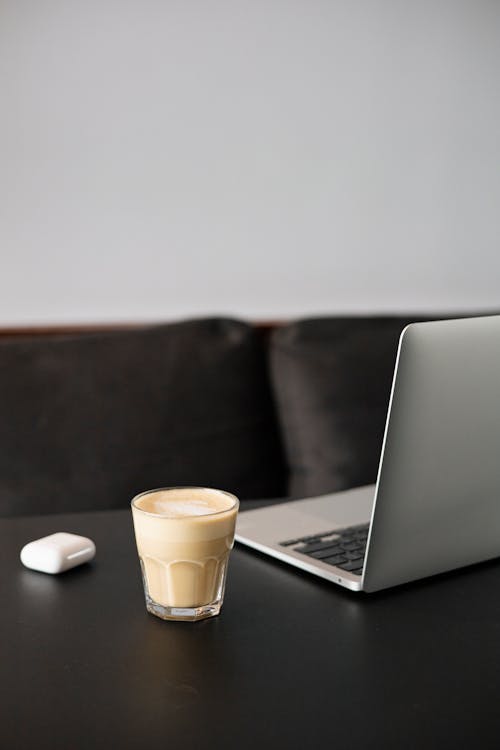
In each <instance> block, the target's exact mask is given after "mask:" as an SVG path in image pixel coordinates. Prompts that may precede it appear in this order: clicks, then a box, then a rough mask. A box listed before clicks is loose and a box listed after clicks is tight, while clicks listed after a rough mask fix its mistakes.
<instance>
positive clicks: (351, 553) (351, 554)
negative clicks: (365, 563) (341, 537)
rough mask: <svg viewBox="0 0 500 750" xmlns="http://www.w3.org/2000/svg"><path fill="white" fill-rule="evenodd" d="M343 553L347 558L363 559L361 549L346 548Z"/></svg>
mask: <svg viewBox="0 0 500 750" xmlns="http://www.w3.org/2000/svg"><path fill="white" fill-rule="evenodd" d="M344 554H345V556H346V557H347V559H348V560H362V559H363V551H362V550H346V551H345V553H344Z"/></svg>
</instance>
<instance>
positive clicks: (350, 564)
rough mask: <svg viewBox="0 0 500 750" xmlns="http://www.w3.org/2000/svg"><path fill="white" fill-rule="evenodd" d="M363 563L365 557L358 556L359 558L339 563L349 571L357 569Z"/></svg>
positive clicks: (340, 566) (339, 565)
mask: <svg viewBox="0 0 500 750" xmlns="http://www.w3.org/2000/svg"><path fill="white" fill-rule="evenodd" d="M362 564H363V558H362V557H358V559H357V560H348V561H347V562H345V563H337V565H338V567H339V568H342V570H347V571H355V570H357V569H358V568H359V567H360V566H361V565H362Z"/></svg>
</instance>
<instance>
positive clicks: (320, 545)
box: [296, 539, 337, 555]
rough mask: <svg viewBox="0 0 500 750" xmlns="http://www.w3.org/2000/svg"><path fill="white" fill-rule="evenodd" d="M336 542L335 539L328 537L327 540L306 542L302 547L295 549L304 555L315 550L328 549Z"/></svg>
mask: <svg viewBox="0 0 500 750" xmlns="http://www.w3.org/2000/svg"><path fill="white" fill-rule="evenodd" d="M335 544H337V539H330V540H329V541H328V542H315V543H312V544H306V545H305V547H303V548H302V549H298V550H296V551H297V552H302V553H303V554H304V555H310V554H311V553H312V552H317V551H319V550H322V549H328V548H329V547H333V546H334V545H335Z"/></svg>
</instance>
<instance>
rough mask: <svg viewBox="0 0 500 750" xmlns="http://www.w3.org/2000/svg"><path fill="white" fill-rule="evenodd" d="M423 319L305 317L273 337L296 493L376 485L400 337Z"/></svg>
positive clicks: (275, 383) (293, 493) (275, 377)
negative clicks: (408, 328)
mask: <svg viewBox="0 0 500 750" xmlns="http://www.w3.org/2000/svg"><path fill="white" fill-rule="evenodd" d="M425 319H429V318H423V317H421V316H415V315H414V316H378V317H368V316H357V317H328V318H317V319H307V320H299V321H296V322H294V323H290V324H288V325H285V326H282V327H280V328H277V329H276V330H275V331H274V332H273V334H272V338H271V344H270V353H271V372H272V382H273V390H274V394H275V399H276V403H277V407H278V415H279V421H280V424H281V430H282V434H283V440H284V444H285V449H286V456H287V462H288V468H289V495H291V496H293V497H311V496H314V495H320V494H323V493H327V492H335V491H340V490H344V489H348V488H350V487H356V486H360V485H363V484H369V483H372V482H375V480H376V475H377V468H378V462H379V457H380V450H381V447H382V439H383V433H384V426H385V419H386V415H387V407H388V403H389V397H390V391H391V384H392V376H393V371H394V364H395V361H396V353H397V347H398V340H399V336H400V334H401V332H402V330H403V328H404V327H405V326H406V325H407V324H408V323H411V322H415V321H417V320H425Z"/></svg>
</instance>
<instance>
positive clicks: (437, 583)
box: [0, 511, 500, 750]
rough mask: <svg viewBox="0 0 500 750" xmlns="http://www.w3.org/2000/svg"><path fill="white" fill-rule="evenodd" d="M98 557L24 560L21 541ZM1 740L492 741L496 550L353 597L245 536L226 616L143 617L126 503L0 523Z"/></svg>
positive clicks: (229, 743)
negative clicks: (63, 544)
mask: <svg viewBox="0 0 500 750" xmlns="http://www.w3.org/2000/svg"><path fill="white" fill-rule="evenodd" d="M54 531H70V532H75V533H80V534H84V535H87V536H90V537H92V538H93V539H94V540H95V542H96V545H97V557H96V560H95V561H94V563H92V564H90V565H86V566H82V567H81V568H77V569H75V570H73V571H70V572H68V573H65V574H63V575H61V576H59V577H51V576H48V575H44V574H42V573H35V572H32V571H28V570H26V569H24V568H23V567H22V566H21V564H20V562H19V559H18V554H19V550H20V548H21V547H22V546H23V544H25V543H26V542H27V541H30V540H32V539H34V538H37V537H40V536H44V535H46V534H49V533H52V532H54ZM0 544H1V552H2V555H1V559H2V565H1V567H0V580H1V592H2V611H1V648H2V654H1V667H0V670H1V671H0V680H1V682H0V684H1V690H2V699H1V721H0V747H1V748H2V750H11V749H15V750H17V748H21V749H22V748H36V750H40V749H45V748H52V749H53V750H59V748H61V749H64V750H79V749H80V748H85V749H89V750H90V749H91V748H101V747H103V748H104V747H106V748H110V749H111V748H112V749H113V750H114V749H115V748H144V749H145V750H148V749H149V748H169V749H171V750H177V748H193V750H203V748H207V749H208V748H210V750H216V748H220V747H222V748H226V747H227V748H229V747H232V748H245V749H246V748H257V747H264V748H268V747H277V748H284V747H289V748H332V749H333V750H336V748H342V749H343V750H347V748H349V749H351V748H353V749H355V750H357V749H358V748H362V749H364V748H384V749H387V748H398V749H399V748H419V749H420V748H425V749H426V750H428V749H429V748H440V749H441V750H448V748H463V747H474V748H480V749H483V748H490V747H491V748H497V747H498V746H499V744H500V563H499V562H495V563H489V564H484V565H481V566H476V567H475V568H469V569H467V570H463V571H461V572H459V573H454V574H450V575H447V576H441V577H439V578H435V579H432V580H427V581H425V582H421V583H418V584H413V585H409V586H406V587H402V588H399V589H394V590H392V591H390V592H386V593H382V594H377V595H365V594H361V595H360V594H350V593H349V592H347V591H344V590H342V589H340V588H337V587H334V586H332V585H329V584H327V583H326V582H322V581H320V580H319V579H315V578H313V577H311V576H308V575H307V574H303V573H301V572H300V571H298V570H294V569H292V568H289V567H287V566H285V565H282V564H280V563H278V562H275V561H272V560H270V559H267V558H264V557H261V556H259V555H258V554H256V553H253V552H250V551H247V550H245V549H243V548H241V547H239V546H237V547H236V548H235V550H234V552H233V555H232V560H231V565H230V570H229V579H228V586H227V590H226V601H225V604H224V607H223V610H222V614H221V615H220V617H218V618H214V619H212V620H205V621H201V622H198V623H194V624H193V623H169V622H162V621H161V620H159V619H157V618H155V617H153V616H151V615H148V614H147V613H146V610H145V607H144V601H143V593H142V586H141V582H140V577H139V565H138V561H137V555H136V550H135V545H134V541H133V534H132V524H131V518H130V513H129V512H128V511H117V512H105V513H89V514H74V515H70V516H41V517H38V518H25V519H14V520H3V521H1V522H0Z"/></svg>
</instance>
